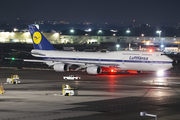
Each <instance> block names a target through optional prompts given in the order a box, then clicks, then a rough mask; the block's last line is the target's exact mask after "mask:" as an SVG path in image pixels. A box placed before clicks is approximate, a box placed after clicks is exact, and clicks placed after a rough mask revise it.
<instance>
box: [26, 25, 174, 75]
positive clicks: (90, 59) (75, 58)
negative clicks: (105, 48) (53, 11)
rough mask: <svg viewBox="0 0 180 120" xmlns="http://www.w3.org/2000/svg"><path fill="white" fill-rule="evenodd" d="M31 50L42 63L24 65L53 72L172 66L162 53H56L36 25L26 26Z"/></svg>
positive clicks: (93, 72)
mask: <svg viewBox="0 0 180 120" xmlns="http://www.w3.org/2000/svg"><path fill="white" fill-rule="evenodd" d="M29 31H30V33H31V37H32V41H33V45H34V49H33V50H32V51H31V54H32V55H33V56H35V57H39V58H42V60H31V59H24V61H26V62H43V63H46V64H47V65H49V66H52V67H53V68H54V70H55V71H57V72H63V71H67V70H68V68H69V67H70V66H71V65H78V66H79V67H78V68H77V69H76V70H79V69H84V70H86V71H87V73H88V74H94V75H96V74H101V72H102V67H114V68H116V69H117V70H132V71H157V72H158V71H164V70H167V69H169V68H171V67H172V66H173V63H174V62H173V60H172V59H170V58H169V57H167V56H165V55H163V53H162V52H147V51H114V52H75V51H59V50H56V49H55V48H54V47H53V46H52V45H51V43H50V42H49V41H48V40H47V39H46V38H45V36H44V35H43V34H42V33H41V32H40V31H39V29H37V27H36V26H35V25H29Z"/></svg>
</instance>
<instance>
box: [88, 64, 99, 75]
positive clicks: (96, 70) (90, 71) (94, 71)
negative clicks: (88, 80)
mask: <svg viewBox="0 0 180 120" xmlns="http://www.w3.org/2000/svg"><path fill="white" fill-rule="evenodd" d="M101 72H102V69H101V67H99V66H91V67H87V73H88V74H93V75H97V74H101Z"/></svg>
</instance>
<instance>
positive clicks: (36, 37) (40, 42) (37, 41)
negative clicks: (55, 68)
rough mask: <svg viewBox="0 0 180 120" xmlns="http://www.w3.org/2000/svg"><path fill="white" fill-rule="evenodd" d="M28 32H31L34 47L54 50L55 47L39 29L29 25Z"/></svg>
mask: <svg viewBox="0 0 180 120" xmlns="http://www.w3.org/2000/svg"><path fill="white" fill-rule="evenodd" d="M29 32H30V33H31V38H32V41H33V45H34V49H39V50H55V48H54V47H53V46H52V45H51V43H50V42H49V41H48V40H47V39H46V38H45V37H44V35H43V34H42V33H41V32H40V31H39V29H37V27H36V26H35V25H29Z"/></svg>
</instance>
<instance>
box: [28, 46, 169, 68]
mask: <svg viewBox="0 0 180 120" xmlns="http://www.w3.org/2000/svg"><path fill="white" fill-rule="evenodd" d="M31 52H32V53H40V54H44V55H45V56H41V55H35V54H32V55H33V56H36V57H41V58H44V59H46V60H53V61H54V64H55V63H58V62H60V61H61V62H66V63H74V64H81V65H83V64H84V65H87V64H90V65H97V66H98V65H99V66H102V64H107V65H108V64H112V65H113V64H115V65H118V67H119V68H120V69H121V70H135V71H159V70H167V69H169V68H171V67H172V59H170V58H169V57H167V56H165V55H161V54H163V53H162V52H144V51H114V52H72V51H58V50H55V51H54V50H35V49H34V50H32V51H31ZM56 61H57V62H56ZM47 64H48V62H47Z"/></svg>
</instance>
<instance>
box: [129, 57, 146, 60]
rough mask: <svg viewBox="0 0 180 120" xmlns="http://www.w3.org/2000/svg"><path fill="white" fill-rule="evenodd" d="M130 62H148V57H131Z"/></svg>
mask: <svg viewBox="0 0 180 120" xmlns="http://www.w3.org/2000/svg"><path fill="white" fill-rule="evenodd" d="M129 60H148V57H141V56H130V57H129Z"/></svg>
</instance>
